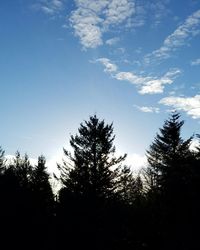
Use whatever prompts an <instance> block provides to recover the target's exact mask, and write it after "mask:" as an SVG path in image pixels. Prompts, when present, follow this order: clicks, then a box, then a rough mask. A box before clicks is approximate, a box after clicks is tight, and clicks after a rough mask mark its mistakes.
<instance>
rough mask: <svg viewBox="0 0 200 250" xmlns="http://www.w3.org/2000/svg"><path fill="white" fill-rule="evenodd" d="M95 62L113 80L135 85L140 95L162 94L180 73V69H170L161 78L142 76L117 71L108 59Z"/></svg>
mask: <svg viewBox="0 0 200 250" xmlns="http://www.w3.org/2000/svg"><path fill="white" fill-rule="evenodd" d="M96 62H100V63H101V64H102V65H103V66H104V71H105V72H107V73H110V74H111V75H112V77H113V78H115V79H117V80H119V81H127V82H129V83H131V84H133V85H135V86H136V87H137V88H138V91H139V93H140V94H142V95H143V94H160V93H163V92H164V88H165V85H169V84H172V83H173V82H174V80H175V79H176V78H177V77H178V76H179V75H180V73H181V71H180V69H170V70H169V71H168V72H167V73H166V74H164V75H163V76H161V77H157V76H155V77H152V76H143V75H138V74H135V73H133V72H130V71H118V67H117V65H116V64H114V63H112V62H111V61H110V60H109V59H108V58H99V59H97V60H96Z"/></svg>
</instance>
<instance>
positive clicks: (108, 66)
mask: <svg viewBox="0 0 200 250" xmlns="http://www.w3.org/2000/svg"><path fill="white" fill-rule="evenodd" d="M96 62H100V63H101V64H103V66H104V72H108V73H113V72H116V71H117V69H118V68H117V65H116V64H114V63H112V62H111V61H110V59H108V58H99V59H97V60H96Z"/></svg>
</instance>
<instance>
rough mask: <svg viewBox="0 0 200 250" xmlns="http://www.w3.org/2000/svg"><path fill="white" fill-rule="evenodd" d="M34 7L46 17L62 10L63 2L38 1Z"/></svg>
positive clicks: (59, 0) (56, 0)
mask: <svg viewBox="0 0 200 250" xmlns="http://www.w3.org/2000/svg"><path fill="white" fill-rule="evenodd" d="M34 7H35V8H36V9H38V10H41V11H43V12H44V13H45V14H48V15H55V14H57V13H59V12H60V11H61V10H63V8H64V2H63V0H40V1H39V2H38V3H37V4H35V5H34Z"/></svg>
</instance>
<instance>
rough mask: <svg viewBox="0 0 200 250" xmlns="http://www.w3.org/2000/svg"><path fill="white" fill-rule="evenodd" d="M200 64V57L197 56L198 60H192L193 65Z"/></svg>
mask: <svg viewBox="0 0 200 250" xmlns="http://www.w3.org/2000/svg"><path fill="white" fill-rule="evenodd" d="M197 65H200V58H197V59H196V60H193V61H191V66H197Z"/></svg>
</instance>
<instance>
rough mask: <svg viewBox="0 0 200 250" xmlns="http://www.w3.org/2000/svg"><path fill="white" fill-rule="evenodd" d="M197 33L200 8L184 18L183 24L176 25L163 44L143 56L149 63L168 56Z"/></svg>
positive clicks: (199, 24) (199, 29) (199, 25)
mask: <svg viewBox="0 0 200 250" xmlns="http://www.w3.org/2000/svg"><path fill="white" fill-rule="evenodd" d="M198 34H200V10H197V11H196V12H194V13H193V14H192V15H190V16H189V17H188V18H186V20H185V21H184V22H183V24H181V25H180V26H178V28H177V29H176V30H175V31H174V32H173V33H172V34H171V35H169V36H168V37H167V38H166V39H165V40H164V42H163V45H162V46H161V47H160V48H159V49H157V50H154V51H153V52H152V53H150V54H147V55H146V56H145V58H144V60H145V62H146V63H150V62H151V61H154V60H163V59H167V58H169V57H170V56H171V53H172V52H174V51H176V50H177V49H178V48H179V47H181V46H184V45H186V44H187V43H188V41H190V40H191V39H192V38H193V37H195V36H196V35H198Z"/></svg>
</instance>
